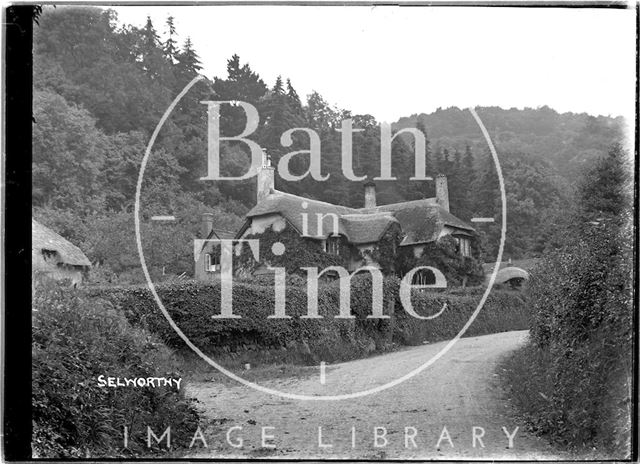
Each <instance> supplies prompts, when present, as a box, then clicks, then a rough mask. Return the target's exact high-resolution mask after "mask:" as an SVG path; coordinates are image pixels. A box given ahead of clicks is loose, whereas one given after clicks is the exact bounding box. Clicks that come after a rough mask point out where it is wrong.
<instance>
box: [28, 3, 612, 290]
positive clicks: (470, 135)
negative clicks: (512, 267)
mask: <svg viewBox="0 0 640 464" xmlns="http://www.w3.org/2000/svg"><path fill="white" fill-rule="evenodd" d="M187 34H188V31H177V30H176V28H175V27H174V24H173V19H172V18H167V20H166V23H165V24H152V22H151V21H150V20H148V21H147V23H146V25H145V26H144V27H143V28H136V27H133V26H125V27H121V26H119V25H118V23H117V21H116V16H115V13H114V12H113V11H109V10H102V9H99V8H79V7H61V8H55V9H54V8H45V9H44V12H43V14H42V16H41V17H40V19H39V25H38V26H36V32H35V47H34V49H35V50H34V86H35V89H34V102H33V111H34V135H33V208H34V217H35V218H36V219H38V220H40V221H41V222H42V223H44V224H45V225H47V226H49V227H51V228H52V229H54V230H55V231H57V232H58V233H60V234H61V235H62V236H64V237H65V238H67V239H69V240H70V241H72V242H73V243H75V244H77V245H78V246H80V247H81V248H82V249H83V251H85V253H86V254H87V256H88V257H89V258H90V259H91V260H92V262H94V263H96V264H98V269H100V271H97V272H96V273H95V275H97V276H99V278H101V279H104V280H107V281H112V282H115V281H120V282H128V281H137V280H139V279H140V278H141V275H140V274H139V261H138V258H137V252H136V245H135V238H134V223H133V212H132V211H133V204H134V192H135V187H136V181H137V176H138V170H139V167H140V162H141V160H142V157H143V154H144V151H145V147H146V144H147V142H148V139H149V137H150V134H151V132H152V131H153V129H154V128H155V125H156V124H157V123H158V121H159V120H160V117H161V116H162V113H163V112H164V111H165V109H166V108H167V107H168V105H169V103H170V102H171V100H172V99H173V98H174V97H175V96H176V95H177V94H178V93H179V92H180V91H181V90H182V89H183V88H184V86H185V85H186V84H187V83H188V82H189V81H191V79H193V77H194V76H196V75H197V74H198V73H201V72H202V64H201V63H200V60H199V57H198V52H197V50H195V49H194V48H193V45H192V44H191V41H190V40H189V38H188V36H187ZM229 50H230V53H229V55H230V57H229V59H228V61H227V75H226V76H206V79H204V80H203V81H201V82H199V83H198V84H196V85H195V86H194V87H193V89H192V90H191V91H190V92H189V93H188V94H187V96H186V97H185V98H184V99H183V100H182V101H181V103H180V105H179V106H178V107H177V108H176V110H175V111H174V113H173V114H172V116H171V118H170V119H169V120H168V121H167V124H165V126H164V128H163V130H162V132H161V133H160V136H159V138H158V141H157V143H156V144H155V147H154V151H153V154H152V157H151V159H150V163H149V166H148V167H147V172H146V174H145V181H144V183H143V189H142V211H143V212H144V213H143V215H144V218H143V236H144V243H143V245H144V247H145V250H146V252H145V255H146V257H147V264H148V265H149V267H150V268H151V270H152V273H153V274H154V275H156V276H160V275H162V274H163V273H164V274H167V275H172V274H173V275H175V274H180V273H183V272H186V273H187V274H190V273H191V272H192V267H193V261H192V259H193V257H192V246H193V245H192V243H193V242H192V239H193V237H194V236H195V235H196V234H197V231H198V228H199V217H200V214H201V213H202V212H205V211H208V212H213V213H214V215H215V223H214V227H216V228H218V229H221V230H225V231H235V230H237V229H238V228H239V226H240V225H241V223H242V218H243V215H244V213H245V212H246V211H247V210H248V208H250V207H251V206H252V205H253V204H254V201H255V194H254V189H255V179H250V180H248V181H243V182H224V181H219V182H208V181H200V180H199V178H200V177H202V176H203V175H204V169H205V163H206V153H207V137H206V130H207V121H206V107H205V106H204V105H202V104H200V103H199V102H200V101H202V100H242V101H246V102H249V103H251V104H253V105H254V106H256V107H257V108H258V111H259V114H260V124H259V127H258V129H257V131H256V132H255V134H253V135H252V136H251V138H252V139H253V140H255V141H256V142H257V143H259V144H260V145H261V146H262V147H264V148H266V149H267V150H268V152H269V154H270V155H271V156H272V158H273V160H274V162H275V163H277V161H278V159H280V157H281V156H283V155H284V154H286V153H290V152H292V151H295V150H299V149H304V148H308V143H309V142H308V137H307V136H302V135H300V136H299V137H296V136H294V140H293V144H292V145H291V146H290V147H286V148H285V147H282V145H280V136H281V134H282V133H283V132H285V131H286V130H287V129H291V128H293V127H308V128H312V129H314V130H315V131H316V132H317V133H318V134H319V136H320V139H321V142H322V170H323V173H329V174H331V177H330V178H329V179H328V180H327V181H325V182H319V181H314V180H313V179H311V178H310V177H307V178H305V179H304V180H302V181H300V182H284V181H283V180H282V179H279V178H276V187H277V188H278V189H280V190H284V191H287V192H291V193H295V194H298V195H305V196H308V197H310V198H316V199H320V200H324V201H329V202H333V203H337V204H344V205H348V206H361V205H362V202H363V191H362V185H361V184H360V183H357V182H351V181H348V180H347V179H346V178H345V177H344V176H343V174H342V172H341V158H340V155H341V141H340V136H341V133H340V132H339V131H338V129H340V124H341V121H342V120H343V119H345V118H352V119H353V126H354V128H361V129H364V130H363V131H362V132H356V133H355V134H354V137H353V147H354V172H355V173H356V175H365V174H366V175H369V176H370V177H374V176H377V175H379V169H380V129H379V123H378V122H377V121H376V120H375V118H374V117H373V116H371V115H358V114H352V113H351V112H350V111H349V110H348V109H342V108H339V107H337V106H334V105H332V104H330V103H328V102H327V101H326V100H325V99H324V98H323V97H322V96H321V95H319V94H318V93H315V92H314V93H312V94H311V95H308V96H300V95H298V93H297V92H296V90H295V87H294V83H292V82H291V81H290V80H289V79H287V78H286V76H285V75H283V76H282V77H278V79H277V80H276V82H273V83H266V82H264V81H263V80H262V79H261V78H260V76H259V74H258V71H259V70H253V69H252V68H251V67H250V65H249V64H248V63H245V62H243V60H242V59H241V58H240V57H238V56H237V55H233V54H232V48H230V49H229ZM292 65H295V64H292ZM284 72H286V70H283V73H284ZM381 91H385V89H381ZM477 111H478V114H479V115H480V117H481V118H482V120H483V121H484V124H485V125H486V126H487V129H488V130H489V132H490V133H491V134H492V137H493V140H494V143H495V144H496V148H497V150H498V153H499V155H500V159H501V164H502V169H503V172H504V177H505V185H506V191H507V197H508V204H507V206H508V234H507V242H506V246H505V257H512V258H521V257H532V256H538V255H540V254H541V253H542V252H543V251H544V248H545V246H548V245H549V244H552V243H553V241H552V240H551V236H552V235H553V233H554V231H555V225H554V224H555V222H556V218H557V217H559V216H562V215H564V214H565V213H566V211H567V210H568V209H570V208H571V206H570V205H571V201H572V200H571V198H572V188H571V184H572V181H573V179H575V177H576V176H577V175H578V173H580V172H581V171H582V170H583V168H584V167H585V166H589V165H590V164H591V162H592V161H593V160H594V159H596V158H598V157H601V156H604V155H605V154H606V151H607V147H608V146H610V145H611V144H612V143H613V142H615V141H616V140H617V139H618V138H619V136H620V133H621V130H622V123H623V121H622V120H621V119H619V118H618V119H612V118H607V117H597V118H596V117H592V116H589V115H586V114H571V113H565V114H558V113H557V112H555V111H554V110H552V109H550V108H548V107H542V108H538V109H525V110H517V109H508V110H504V109H501V108H497V107H490V108H478V109H477ZM244 125H245V118H244V115H243V114H242V113H241V110H240V109H239V108H235V107H228V106H225V107H223V111H222V120H221V129H222V134H223V135H237V134H239V133H240V132H241V131H242V130H243V129H244ZM395 127H396V129H397V128H402V127H418V128H420V129H421V130H423V131H424V132H425V134H427V137H428V140H429V144H428V160H427V161H428V162H427V164H428V166H427V170H428V172H431V173H438V172H442V173H445V174H447V175H448V177H449V189H450V200H451V209H452V212H453V213H454V214H456V215H457V216H459V217H461V218H463V219H467V220H468V219H469V218H471V217H473V216H492V217H495V218H496V219H497V223H499V212H500V198H499V191H498V179H497V176H496V171H495V168H494V166H493V163H492V161H491V160H490V158H489V157H488V156H487V155H488V151H487V147H486V144H485V142H484V140H483V139H482V134H481V133H480V130H479V128H478V127H477V125H476V123H475V122H474V120H473V118H472V117H471V115H470V114H469V113H468V112H467V111H463V110H461V109H458V108H449V109H445V110H441V109H439V110H437V111H435V112H433V113H431V114H421V115H420V116H419V117H418V116H416V115H413V116H410V117H407V118H402V119H401V120H400V121H398V122H397V123H396V124H395ZM412 143H413V141H412V140H411V137H406V138H404V139H401V138H398V139H397V140H396V141H395V142H394V144H393V151H392V157H393V161H392V165H393V174H394V175H396V176H397V177H398V179H399V180H398V181H395V182H380V183H379V184H378V186H377V189H378V203H380V204H384V203H394V202H398V201H404V200H411V199H417V198H422V197H425V196H433V183H431V182H415V181H414V182H412V181H409V180H408V178H409V177H410V176H411V175H412V174H413V166H414V159H413V147H412ZM245 148H246V147H245V146H244V145H240V144H230V143H227V144H224V145H223V147H222V158H223V161H222V173H223V174H224V175H240V174H242V173H244V172H245V171H246V169H247V168H248V165H249V157H248V155H247V153H245V151H244V150H245ZM297 158H299V159H298V160H296V161H294V162H292V163H291V164H292V168H293V171H294V173H297V174H300V173H303V172H305V171H306V169H307V167H308V166H307V164H308V160H307V161H306V162H303V161H300V159H301V157H297ZM154 214H164V215H166V214H173V215H175V216H176V217H177V218H178V219H179V221H177V222H176V223H174V224H171V225H167V224H153V223H151V222H150V221H145V220H144V219H148V218H149V217H150V216H151V215H154ZM497 223H496V224H495V225H482V226H479V227H478V228H479V230H481V231H482V232H483V234H485V235H486V237H485V243H486V253H487V255H486V260H487V261H493V260H495V253H496V250H497V246H498V237H499V230H498V226H497Z"/></svg>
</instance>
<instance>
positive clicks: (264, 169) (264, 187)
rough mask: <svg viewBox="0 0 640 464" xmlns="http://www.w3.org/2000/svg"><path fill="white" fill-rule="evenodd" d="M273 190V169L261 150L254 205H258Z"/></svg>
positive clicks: (265, 154) (264, 152)
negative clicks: (260, 164) (260, 163)
mask: <svg viewBox="0 0 640 464" xmlns="http://www.w3.org/2000/svg"><path fill="white" fill-rule="evenodd" d="M274 188H275V169H274V168H273V166H271V159H270V158H269V156H267V152H266V151H265V150H262V166H260V167H259V168H258V188H257V193H256V203H260V202H261V201H262V200H264V199H265V198H266V197H267V195H269V194H270V193H271V192H272V191H273V189H274Z"/></svg>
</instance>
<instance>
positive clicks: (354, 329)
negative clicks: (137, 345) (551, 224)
mask: <svg viewBox="0 0 640 464" xmlns="http://www.w3.org/2000/svg"><path fill="white" fill-rule="evenodd" d="M156 289H157V291H158V294H159V296H160V298H161V299H162V301H163V303H164V305H165V307H166V308H167V311H169V313H170V315H171V317H172V319H173V320H174V321H175V323H176V324H177V325H178V327H180V328H181V330H182V331H183V332H184V333H185V334H186V335H187V336H188V337H189V339H190V340H191V341H192V342H193V343H194V344H195V345H196V346H198V347H199V348H200V349H202V350H203V351H204V352H205V353H207V354H211V355H218V354H224V353H228V352H237V351H245V350H251V349H254V350H261V351H264V350H278V351H282V352H287V355H286V358H287V360H289V361H296V362H302V363H312V362H316V361H317V360H318V359H319V358H320V359H323V360H326V361H335V360H347V359H353V358H356V357H360V356H362V355H364V354H368V353H371V352H373V351H384V350H387V349H389V348H390V347H391V345H392V344H393V343H399V344H404V345H412V344H421V343H423V342H424V341H428V342H435V341H439V340H444V339H449V338H452V337H453V336H455V335H456V334H457V333H458V332H459V330H460V329H461V328H462V326H463V325H464V323H465V322H466V321H467V320H468V318H469V317H470V315H471V314H472V312H473V311H474V310H475V309H476V307H477V304H478V302H479V300H480V294H478V293H479V292H476V291H469V292H464V293H463V294H455V295H454V294H448V293H426V292H415V293H414V294H413V295H412V302H413V305H414V308H415V310H416V312H417V313H418V314H422V315H431V314H435V313H437V312H438V311H439V310H440V309H441V308H442V305H443V304H445V303H446V304H447V306H448V309H447V310H446V311H445V312H444V313H443V314H442V315H441V316H440V317H438V318H436V319H434V320H418V319H416V318H413V317H411V316H410V315H409V314H407V313H406V311H405V310H404V309H403V308H402V305H401V304H400V301H399V298H398V289H399V280H398V279H397V278H388V279H385V282H384V288H383V295H384V303H383V305H384V306H383V307H384V312H385V314H389V315H391V316H392V317H391V318H389V319H367V316H368V315H370V314H371V296H372V292H371V277H370V276H369V275H367V274H362V275H356V276H355V277H354V278H353V279H352V283H351V301H350V307H351V313H352V314H353V315H354V316H355V318H354V319H337V318H335V316H336V315H337V314H338V308H339V295H340V290H339V284H338V282H332V283H325V284H322V283H321V284H320V288H319V298H318V300H319V301H318V309H319V314H320V315H322V316H323V318H322V319H305V318H302V317H301V316H304V315H306V313H307V291H306V286H297V285H292V284H288V285H287V289H286V305H285V307H286V314H287V315H288V316H291V319H269V318H268V316H270V315H272V314H273V313H274V307H275V290H274V288H273V286H267V285H255V284H248V283H246V282H234V284H233V313H234V314H237V315H239V316H241V317H242V318H241V319H212V316H213V315H215V314H220V285H219V284H218V283H214V284H211V283H201V282H185V283H180V284H169V285H158V286H157V287H156ZM89 291H90V292H92V293H93V294H101V295H103V296H105V297H107V298H109V299H111V301H113V302H114V304H115V305H116V306H117V307H119V308H121V310H122V311H123V312H124V314H125V315H126V317H127V319H128V320H129V321H130V322H132V323H133V324H136V325H142V326H143V327H145V328H147V329H149V330H150V331H152V332H154V333H157V334H158V335H159V336H160V337H161V338H162V339H163V340H164V341H165V342H166V343H167V344H169V345H170V346H172V347H175V348H183V347H185V345H184V343H183V342H182V340H181V339H180V337H179V336H178V334H177V333H176V332H175V331H174V330H173V329H172V328H171V327H170V325H169V324H168V322H167V321H166V319H165V318H164V316H163V315H162V313H161V312H160V310H159V308H158V307H157V305H156V302H155V300H154V299H153V296H152V295H151V292H150V291H149V290H148V289H147V288H146V287H112V288H94V289H90V290H89ZM457 293H461V292H457ZM526 328H527V317H526V312H525V309H524V302H523V300H522V299H521V297H520V296H519V295H518V294H517V293H514V292H500V293H496V292H494V293H493V294H492V295H491V296H490V297H489V299H488V300H487V302H486V304H485V307H484V308H483V310H482V311H481V312H480V315H479V316H478V318H477V319H476V321H475V322H474V323H473V324H472V325H471V327H470V328H469V331H468V332H467V334H468V335H481V334H488V333H495V332H502V331H508V330H520V329H526Z"/></svg>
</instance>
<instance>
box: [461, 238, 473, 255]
mask: <svg viewBox="0 0 640 464" xmlns="http://www.w3.org/2000/svg"><path fill="white" fill-rule="evenodd" d="M460 253H461V254H462V256H471V244H470V243H469V239H468V238H461V239H460Z"/></svg>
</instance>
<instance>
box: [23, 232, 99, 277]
mask: <svg viewBox="0 0 640 464" xmlns="http://www.w3.org/2000/svg"><path fill="white" fill-rule="evenodd" d="M31 265H32V267H33V270H34V271H37V272H42V273H44V274H47V275H48V276H49V277H52V278H54V279H56V280H62V279H69V280H70V281H71V282H72V283H73V284H74V285H77V284H79V283H81V282H82V279H83V278H84V277H85V275H86V273H87V272H88V271H89V269H90V268H91V262H90V261H89V259H88V258H87V257H86V256H85V254H84V253H83V252H82V250H80V248H78V247H77V246H75V245H74V244H72V243H71V242H69V241H68V240H65V239H64V238H62V237H61V236H60V235H58V234H56V233H55V232H54V231H52V230H51V229H49V228H48V227H45V226H43V225H42V224H40V223H39V222H38V221H35V220H33V219H32V220H31Z"/></svg>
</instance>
